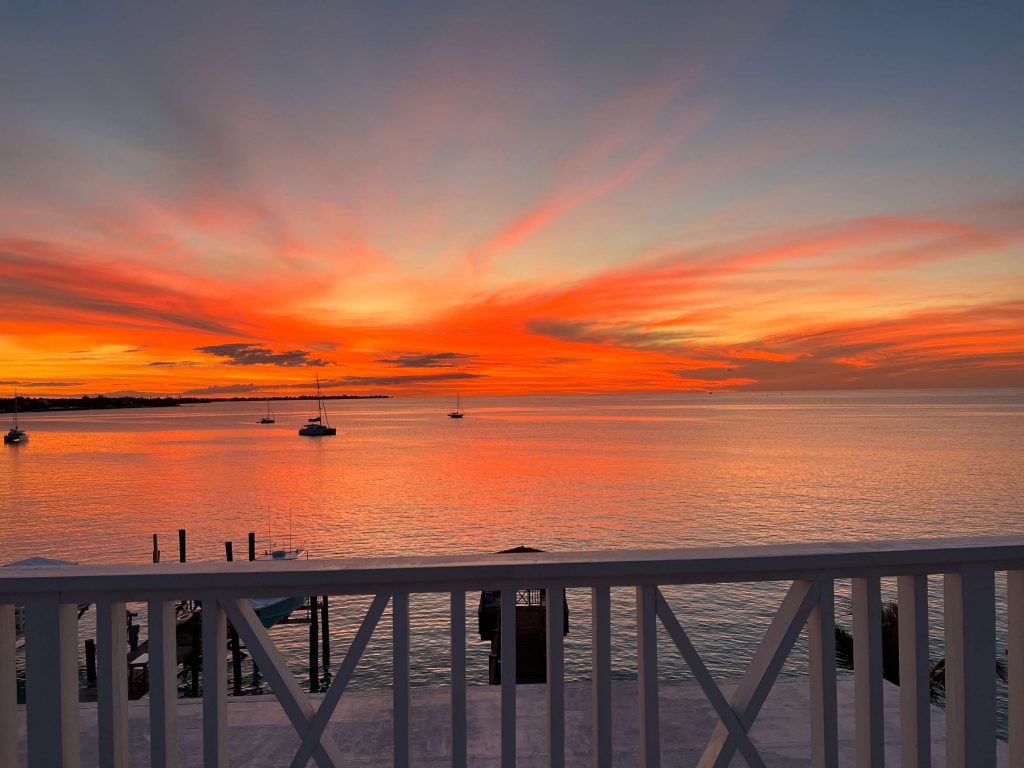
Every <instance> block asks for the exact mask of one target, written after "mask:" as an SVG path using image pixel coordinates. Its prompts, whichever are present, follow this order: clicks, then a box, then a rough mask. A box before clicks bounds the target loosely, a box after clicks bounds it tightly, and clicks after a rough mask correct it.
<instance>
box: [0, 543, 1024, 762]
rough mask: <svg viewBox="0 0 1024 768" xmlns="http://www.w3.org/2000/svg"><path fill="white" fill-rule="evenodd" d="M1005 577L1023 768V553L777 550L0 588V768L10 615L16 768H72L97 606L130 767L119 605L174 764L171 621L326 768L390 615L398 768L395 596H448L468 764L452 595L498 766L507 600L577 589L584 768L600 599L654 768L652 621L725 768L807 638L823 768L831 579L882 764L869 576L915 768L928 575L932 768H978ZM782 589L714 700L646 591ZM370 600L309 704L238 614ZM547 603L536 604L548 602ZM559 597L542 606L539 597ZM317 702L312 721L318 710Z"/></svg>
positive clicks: (179, 575) (829, 751)
mask: <svg viewBox="0 0 1024 768" xmlns="http://www.w3.org/2000/svg"><path fill="white" fill-rule="evenodd" d="M1002 571H1006V572H1007V576H1006V578H1007V601H1006V605H1007V614H1008V615H1007V620H1008V668H1009V672H1008V690H1009V719H1008V722H1009V734H1008V736H1009V750H1010V764H1011V765H1014V766H1021V765H1024V536H1004V537H994V538H973V539H945V540H917V541H893V542H856V543H825V544H792V545H778V546H757V547H723V548H701V549H671V550H651V551H616V552H562V553H529V554H515V555H487V556H472V557H431V558H396V559H379V560H365V559H363V560H309V561H291V562H287V563H281V562H273V563H266V562H259V561H257V562H245V563H232V564H222V563H189V564H183V565H179V564H163V565H117V566H112V565H97V566H79V567H76V568H74V569H67V568H32V569H24V568H22V569H14V568H10V569H2V570H0V692H2V695H0V768H3V767H6V766H13V765H15V761H16V755H17V750H16V749H15V748H14V746H15V745H16V744H17V710H16V706H17V705H16V703H15V698H14V696H15V693H14V692H15V683H16V657H15V626H14V621H15V606H16V605H23V606H25V611H26V618H27V622H26V627H25V639H26V657H25V665H26V675H25V677H26V693H27V699H26V720H27V734H28V745H27V746H28V759H29V765H30V766H32V767H33V768H54V767H55V766H66V767H67V768H72V767H73V766H77V765H78V760H79V758H78V755H79V749H78V736H79V723H78V712H79V706H78V687H79V682H78V655H77V648H76V633H77V626H76V618H77V615H76V613H77V606H78V605H79V604H80V603H91V604H95V605H96V607H97V615H96V621H97V633H96V634H97V638H96V640H97V653H98V659H99V672H98V674H99V677H98V702H99V704H98V729H99V734H98V736H99V746H100V749H99V754H100V763H101V765H102V766H104V768H106V767H109V768H122V767H123V766H127V765H129V761H128V732H127V667H126V656H125V653H124V649H125V644H126V637H125V631H126V630H125V625H124V616H125V607H126V603H132V602H145V603H148V604H149V656H150V694H149V710H150V717H149V727H150V745H151V761H152V765H153V766H154V767H157V768H165V767H170V766H175V765H177V764H178V755H177V746H176V745H177V743H178V740H177V708H178V701H177V681H176V676H175V673H176V648H175V616H174V606H175V604H176V602H177V601H180V600H182V599H190V600H199V601H202V605H203V616H204V620H203V622H202V644H203V646H204V647H206V648H215V649H220V650H221V652H222V651H223V649H224V648H225V645H226V641H227V637H226V631H227V630H226V627H227V621H228V620H230V622H231V625H232V626H233V627H234V628H235V630H236V631H237V632H238V634H239V635H240V636H241V638H242V640H243V642H244V643H245V644H246V646H247V647H248V649H249V651H250V653H251V655H252V657H253V660H254V661H255V662H256V663H258V664H259V666H260V669H261V671H262V672H263V674H264V675H265V676H266V678H267V679H268V681H269V682H270V685H271V687H272V688H273V691H274V693H275V694H276V696H277V699H278V701H279V702H280V705H281V708H282V709H283V711H284V713H285V715H286V716H287V718H288V719H289V720H290V722H291V723H292V725H293V726H294V727H295V730H296V731H297V733H298V735H299V737H300V739H301V746H300V747H299V750H298V753H297V754H296V756H295V758H294V760H293V762H292V765H293V766H301V765H306V763H307V762H308V760H310V759H312V760H314V761H315V762H316V764H317V765H319V766H321V767H323V768H326V767H327V766H341V765H344V764H345V760H344V758H343V755H341V754H340V752H339V750H338V748H337V747H336V745H335V744H334V743H333V741H332V740H331V737H330V735H329V734H328V733H327V732H326V726H327V723H328V721H329V720H330V719H331V716H332V714H333V713H334V711H335V709H336V707H337V706H338V702H339V700H340V699H341V697H342V696H343V694H344V692H345V689H346V686H347V684H348V683H349V681H350V680H351V678H352V675H353V672H354V671H355V668H356V664H357V662H358V661H359V658H360V656H361V654H362V653H363V651H364V649H365V648H366V646H367V643H368V642H369V640H370V638H371V636H372V635H373V632H374V629H375V627H376V625H377V623H378V620H379V619H380V617H381V615H382V614H383V612H384V611H385V609H386V608H387V606H388V605H389V604H390V607H391V612H392V633H393V637H392V653H393V670H392V674H393V678H392V689H393V697H394V708H393V729H394V764H395V765H396V766H408V765H409V762H410V738H409V728H410V674H409V653H410V633H409V595H410V594H411V593H448V594H450V598H451V622H450V635H451V691H452V693H451V718H452V729H451V733H452V744H451V754H452V765H453V766H465V765H466V764H467V728H466V663H465V658H466V656H465V648H466V601H465V595H466V593H467V592H470V591H478V590H481V589H491V590H501V604H502V615H503V616H504V617H505V619H504V620H503V621H502V622H501V628H500V632H501V647H502V648H504V649H506V653H505V659H504V665H503V666H504V669H503V674H502V686H501V723H500V729H501V737H500V752H501V761H502V765H503V766H514V765H515V762H516V729H515V724H516V687H515V680H516V674H515V663H516V662H515V659H516V656H515V653H510V652H509V649H512V648H514V647H515V641H516V627H515V615H516V611H515V601H516V594H517V593H516V590H517V589H544V590H562V589H565V588H589V589H590V590H591V593H592V610H593V620H592V622H591V624H592V633H593V635H592V658H593V669H592V707H593V720H592V722H593V725H592V728H593V765H594V766H598V768H606V767H607V766H611V764H612V742H611V734H612V728H611V723H612V701H611V697H612V693H611V669H612V658H611V629H610V628H611V610H610V588H612V587H632V588H635V589H636V623H637V626H636V629H637V645H638V664H637V677H638V683H639V685H638V688H639V695H638V707H639V723H640V754H641V763H642V765H644V766H648V767H651V766H659V765H660V760H661V754H660V736H659V728H660V725H661V723H662V717H661V715H660V714H659V711H658V658H657V654H658V646H657V632H658V627H657V625H658V623H659V622H660V623H661V624H662V625H663V626H664V628H665V630H666V631H667V633H668V635H669V637H670V638H671V639H672V641H673V642H674V644H675V646H676V647H677V648H678V651H679V653H680V654H681V655H682V658H683V659H684V661H685V663H686V664H687V666H688V667H689V669H690V670H691V671H692V673H693V676H694V678H695V679H696V681H697V683H698V684H699V686H700V687H701V689H702V690H703V693H704V695H705V696H706V697H707V700H708V702H709V703H710V705H711V706H712V707H713V709H714V711H715V713H716V714H717V716H718V718H719V723H718V725H717V727H716V729H715V731H714V733H713V735H712V736H711V739H710V741H709V742H708V744H707V747H706V749H705V751H704V754H703V757H702V758H701V760H700V763H699V765H700V766H702V767H705V768H706V767H709V766H724V765H728V764H729V762H730V760H731V758H732V757H733V755H734V754H735V753H737V752H738V753H740V754H741V755H742V756H743V758H744V759H745V760H746V762H747V763H748V764H749V765H751V766H760V765H763V764H764V763H763V761H762V759H761V757H760V756H759V755H758V751H757V746H756V744H755V743H754V742H753V741H752V740H751V738H750V736H749V733H750V730H751V727H752V726H753V724H754V721H755V719H756V718H757V715H758V712H759V711H760V709H761V707H762V705H763V704H764V702H765V699H766V697H767V695H768V692H769V691H770V689H771V687H772V685H773V683H774V681H775V680H776V678H777V677H778V675H779V672H780V670H781V668H782V666H783V663H784V662H785V660H786V658H787V656H788V655H789V653H790V650H791V649H792V647H793V645H794V642H795V641H796V639H797V637H798V636H799V635H800V633H801V632H802V631H803V630H804V628H805V627H806V630H807V638H808V663H809V674H808V684H809V686H810V697H811V708H810V717H809V722H808V724H807V727H808V733H809V743H810V758H811V760H812V764H813V765H815V766H821V767H822V768H825V767H832V766H836V765H837V764H838V759H839V758H838V752H839V746H838V736H837V706H836V656H835V632H834V627H835V581H836V580H837V579H851V580H852V605H853V622H854V656H855V670H854V678H855V680H854V687H855V700H856V707H855V709H856V753H857V764H858V766H880V765H882V764H883V760H884V757H883V747H884V744H883V711H882V661H881V655H882V651H881V647H882V638H881V619H880V614H881V588H880V583H881V582H880V579H881V578H882V577H896V580H897V589H898V597H899V606H900V610H899V656H900V670H901V675H900V676H901V681H900V690H899V695H900V713H901V714H900V740H901V755H902V761H901V764H902V765H903V766H907V767H909V766H928V765H929V764H930V747H931V735H930V731H929V729H930V723H931V720H930V710H929V679H928V671H929V666H928V663H929V657H928V652H929V649H928V622H929V618H928V616H929V611H928V604H927V602H928V591H927V578H928V577H929V576H934V575H941V576H942V577H943V585H944V587H943V589H944V600H943V608H944V621H943V625H944V632H945V653H946V672H945V676H946V681H945V688H946V722H947V734H946V754H947V764H948V765H949V766H978V767H979V768H982V767H984V768H989V766H993V765H995V764H996V740H997V733H996V670H995V664H994V659H995V657H996V633H995V624H996V615H995V614H996V591H995V583H996V573H997V572H1002ZM764 581H786V582H790V586H789V589H788V592H787V593H786V595H785V598H784V599H783V600H782V603H781V605H780V607H779V609H778V611H777V613H776V614H775V617H774V619H773V620H772V622H771V624H770V626H769V628H768V630H767V632H766V633H765V635H764V638H763V639H762V641H761V643H760V645H759V646H758V648H757V651H756V652H755V654H754V656H753V659H752V661H751V662H750V665H749V667H748V668H747V669H746V671H745V673H744V674H743V676H742V679H741V680H740V682H739V684H738V685H737V686H736V688H735V690H734V691H733V693H732V695H731V697H726V696H725V695H724V694H723V693H722V691H721V690H720V689H719V687H718V685H717V684H716V682H715V681H714V680H713V679H712V677H711V675H710V674H709V672H708V670H707V668H706V666H705V664H704V662H703V660H702V659H701V656H700V655H699V653H698V652H697V651H696V649H695V648H694V646H693V644H692V643H691V642H690V639H689V636H688V635H687V632H686V629H685V628H684V626H683V623H682V622H681V621H680V620H679V618H677V616H676V615H675V613H674V612H673V610H672V609H671V607H670V606H669V604H668V602H666V600H665V599H664V597H663V595H662V592H661V590H660V587H663V586H667V585H684V588H685V585H688V584H715V583H722V584H725V583H735V582H764ZM314 594H315V595H369V596H372V600H371V602H370V607H369V610H368V611H367V612H366V615H365V617H364V618H363V620H362V624H361V625H360V627H359V629H358V631H357V632H356V635H355V638H354V640H353V642H352V644H351V647H350V648H349V649H348V652H347V653H346V655H345V657H344V660H343V661H342V663H341V665H340V667H339V668H338V669H337V671H336V673H335V674H334V677H333V681H332V682H331V685H330V687H329V688H328V690H327V692H326V694H325V695H324V696H323V697H322V699H321V698H315V697H311V696H309V695H307V694H306V693H304V692H303V691H302V690H300V688H299V685H298V683H297V681H296V679H295V678H294V676H293V675H292V674H291V672H290V671H289V669H288V667H287V665H286V664H285V663H284V661H283V659H282V658H281V656H280V655H279V653H278V652H277V650H276V648H275V646H274V644H273V643H272V642H271V640H270V637H269V635H268V633H267V631H266V630H265V629H264V628H263V626H262V624H261V622H260V621H259V619H258V618H257V617H256V615H255V614H254V612H253V610H252V607H251V604H250V603H249V601H248V598H253V597H271V596H276V595H314ZM548 594H552V592H550V591H549V592H548ZM554 594H559V592H554ZM563 610H564V609H563V605H562V601H560V600H552V601H548V610H547V617H546V621H547V630H548V631H547V683H546V685H547V706H548V711H547V725H548V735H549V736H548V744H549V764H550V765H551V766H562V765H564V763H565V735H566V734H565V706H564V705H565V698H564V649H563V633H562V631H561V628H562V626H563V619H564V616H563ZM216 669H217V670H219V671H214V672H209V671H208V672H207V673H206V674H204V678H205V679H204V685H203V691H202V696H203V757H204V764H205V765H206V766H226V765H227V764H228V759H227V751H226V718H227V676H226V673H225V671H224V667H223V666H219V667H216ZM317 703H319V706H317Z"/></svg>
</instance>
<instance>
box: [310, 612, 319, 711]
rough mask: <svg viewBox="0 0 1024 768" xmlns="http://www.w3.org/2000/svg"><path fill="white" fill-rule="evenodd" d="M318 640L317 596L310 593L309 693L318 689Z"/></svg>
mask: <svg viewBox="0 0 1024 768" xmlns="http://www.w3.org/2000/svg"><path fill="white" fill-rule="evenodd" d="M319 641H320V627H319V626H318V621H317V598H316V595H311V596H310V598H309V690H310V692H311V693H316V692H317V691H319V690H320V666H319V663H320V651H319V648H318V647H317V645H318V643H319Z"/></svg>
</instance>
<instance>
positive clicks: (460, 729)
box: [451, 592, 467, 768]
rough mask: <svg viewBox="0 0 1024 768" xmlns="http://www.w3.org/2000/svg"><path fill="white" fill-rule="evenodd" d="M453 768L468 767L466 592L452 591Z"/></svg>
mask: <svg viewBox="0 0 1024 768" xmlns="http://www.w3.org/2000/svg"><path fill="white" fill-rule="evenodd" d="M451 616H452V647H451V657H452V662H451V663H452V768H466V764H467V755H466V593H465V592H452V605H451Z"/></svg>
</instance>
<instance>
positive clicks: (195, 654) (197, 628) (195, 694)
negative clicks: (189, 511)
mask: <svg viewBox="0 0 1024 768" xmlns="http://www.w3.org/2000/svg"><path fill="white" fill-rule="evenodd" d="M182 533H184V531H182ZM182 562H185V561H184V560H182ZM202 619H203V615H202V611H201V610H200V612H199V621H195V620H193V621H190V622H189V626H191V628H192V630H191V633H190V634H191V640H192V655H191V657H190V659H189V668H190V670H191V673H192V698H193V699H198V698H199V653H200V648H201V645H200V639H199V638H200V634H201V632H202V627H201V624H202ZM212 655H213V660H214V663H216V661H215V660H216V654H212Z"/></svg>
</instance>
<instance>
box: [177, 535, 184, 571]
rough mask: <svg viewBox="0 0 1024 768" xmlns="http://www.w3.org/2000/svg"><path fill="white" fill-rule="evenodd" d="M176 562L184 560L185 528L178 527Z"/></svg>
mask: <svg viewBox="0 0 1024 768" xmlns="http://www.w3.org/2000/svg"><path fill="white" fill-rule="evenodd" d="M178 562H179V563H184V562H185V529H184V528H179V529H178Z"/></svg>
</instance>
